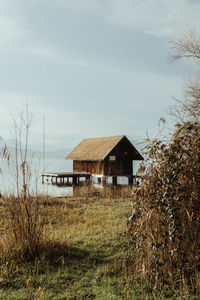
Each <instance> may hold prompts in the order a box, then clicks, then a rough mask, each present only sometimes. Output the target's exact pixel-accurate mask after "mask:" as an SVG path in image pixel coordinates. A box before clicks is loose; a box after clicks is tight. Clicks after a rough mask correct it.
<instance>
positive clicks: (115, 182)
mask: <svg viewBox="0 0 200 300" xmlns="http://www.w3.org/2000/svg"><path fill="white" fill-rule="evenodd" d="M112 184H113V185H117V176H113V177H112Z"/></svg>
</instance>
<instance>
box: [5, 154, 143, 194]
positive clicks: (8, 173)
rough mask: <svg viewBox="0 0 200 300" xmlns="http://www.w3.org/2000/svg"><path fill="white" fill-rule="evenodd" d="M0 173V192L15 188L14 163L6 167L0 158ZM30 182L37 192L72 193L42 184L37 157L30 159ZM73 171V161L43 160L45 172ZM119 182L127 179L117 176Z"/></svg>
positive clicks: (137, 163)
mask: <svg viewBox="0 0 200 300" xmlns="http://www.w3.org/2000/svg"><path fill="white" fill-rule="evenodd" d="M139 164H140V162H138V161H136V162H134V164H133V166H134V168H133V170H134V172H133V173H134V174H136V172H137V169H138V167H139ZM1 170H2V172H1V174H0V192H1V193H10V192H14V191H15V190H16V180H15V175H14V170H15V168H14V165H13V164H11V165H10V167H8V165H7V163H6V162H5V161H3V160H1ZM31 171H32V184H31V188H32V189H33V191H35V186H36V185H35V183H36V182H37V191H38V193H43V194H48V195H52V196H60V197H64V196H69V195H72V193H73V189H72V187H60V186H56V185H51V184H42V180H41V174H42V173H43V166H42V162H41V163H40V162H39V160H38V159H33V160H32V167H31ZM72 171H73V162H72V161H69V160H65V159H60V158H53V159H47V160H46V162H45V172H72ZM118 183H119V184H127V183H128V179H127V178H123V177H119V178H118Z"/></svg>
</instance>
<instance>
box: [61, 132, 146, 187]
mask: <svg viewBox="0 0 200 300" xmlns="http://www.w3.org/2000/svg"><path fill="white" fill-rule="evenodd" d="M66 159H71V160H73V173H74V174H81V173H85V174H91V175H101V176H100V177H99V178H100V179H101V181H102V183H105V182H106V178H107V177H112V183H113V184H117V177H118V176H125V177H128V182H129V184H132V183H133V180H134V178H135V176H134V175H133V161H134V160H143V157H142V155H141V154H140V153H139V152H138V150H137V149H136V148H135V147H134V146H133V144H132V143H131V142H130V141H129V140H128V138H127V137H126V136H125V135H119V136H112V137H101V138H87V139H83V140H82V141H81V142H80V143H79V144H78V146H76V147H75V148H74V150H73V151H72V152H71V153H70V154H69V155H68V156H67V157H66Z"/></svg>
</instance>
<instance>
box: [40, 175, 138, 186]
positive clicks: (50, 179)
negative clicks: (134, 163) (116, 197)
mask: <svg viewBox="0 0 200 300" xmlns="http://www.w3.org/2000/svg"><path fill="white" fill-rule="evenodd" d="M108 177H110V178H111V182H110V183H108ZM123 177H127V178H128V185H137V179H140V178H141V176H136V175H129V176H123ZM117 178H118V176H101V177H97V178H96V180H97V183H98V184H102V185H107V184H108V185H110V184H112V185H118V180H117ZM92 182H93V175H92V174H89V173H74V172H50V173H43V174H42V183H43V184H44V183H50V184H55V185H58V186H80V185H82V184H83V183H84V184H90V183H92Z"/></svg>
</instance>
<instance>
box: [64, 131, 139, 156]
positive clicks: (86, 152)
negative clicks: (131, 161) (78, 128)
mask: <svg viewBox="0 0 200 300" xmlns="http://www.w3.org/2000/svg"><path fill="white" fill-rule="evenodd" d="M124 138H125V139H127V138H126V136H125V135H118V136H111V137H101V138H89V139H83V140H82V141H81V142H80V144H78V146H76V147H75V148H74V150H73V151H72V152H71V153H70V154H69V155H68V156H67V157H66V159H73V160H89V161H90V160H93V161H97V160H99V161H101V160H104V159H105V158H106V157H107V156H108V154H109V153H110V152H111V151H112V150H113V149H114V148H115V146H117V144H118V143H119V142H120V141H121V140H122V139H124ZM127 140H128V139H127ZM128 142H129V140H128ZM129 143H130V142H129ZM130 144H131V143H130ZM131 146H132V148H133V149H132V150H133V151H134V152H135V154H136V156H137V157H138V158H135V159H138V160H139V159H143V157H142V156H141V155H140V153H139V152H138V151H137V150H136V149H135V147H134V146H133V145H132V144H131Z"/></svg>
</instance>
